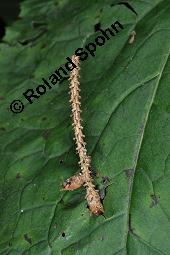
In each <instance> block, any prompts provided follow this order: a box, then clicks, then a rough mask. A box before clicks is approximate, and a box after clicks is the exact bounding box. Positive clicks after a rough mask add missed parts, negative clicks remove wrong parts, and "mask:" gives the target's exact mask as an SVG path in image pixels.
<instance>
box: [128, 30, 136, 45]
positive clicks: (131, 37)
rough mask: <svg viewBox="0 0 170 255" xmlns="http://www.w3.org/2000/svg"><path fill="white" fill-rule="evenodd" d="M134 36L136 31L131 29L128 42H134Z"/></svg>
mask: <svg viewBox="0 0 170 255" xmlns="http://www.w3.org/2000/svg"><path fill="white" fill-rule="evenodd" d="M135 37H136V32H135V31H132V32H131V34H130V37H129V44H132V43H134V41H135Z"/></svg>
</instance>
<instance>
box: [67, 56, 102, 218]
mask: <svg viewBox="0 0 170 255" xmlns="http://www.w3.org/2000/svg"><path fill="white" fill-rule="evenodd" d="M72 61H73V63H75V65H76V68H74V69H73V70H72V71H71V73H70V78H69V80H70V98H71V99H70V103H71V111H72V115H71V117H72V120H73V124H72V125H73V129H74V136H75V138H74V140H75V143H76V151H77V153H78V155H79V159H80V161H79V165H80V169H81V172H80V173H79V174H77V175H74V176H72V177H70V178H69V179H67V180H66V181H65V182H64V184H63V189H64V190H75V189H78V188H80V187H81V186H84V187H85V188H86V200H87V204H88V208H89V210H90V211H91V213H92V214H94V215H101V214H103V212H104V209H103V205H102V203H101V200H100V196H99V191H98V190H96V189H95V185H94V183H93V178H92V175H91V170H90V169H91V167H90V166H91V158H90V156H88V155H87V150H86V143H85V141H84V138H85V136H84V134H83V126H82V120H81V97H80V82H79V77H80V76H79V71H80V66H79V64H80V62H79V57H78V56H75V55H74V56H73V57H72Z"/></svg>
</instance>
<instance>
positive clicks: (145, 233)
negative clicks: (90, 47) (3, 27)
mask: <svg viewBox="0 0 170 255" xmlns="http://www.w3.org/2000/svg"><path fill="white" fill-rule="evenodd" d="M113 2H114V1H113V0H112V1H111V0H107V1H103V0H95V1H89V0H87V1H80V0H74V1H69V0H60V1H57V0H49V1H46V0H27V1H22V2H21V14H20V19H19V20H18V21H17V22H15V23H14V24H13V25H12V26H11V27H9V28H8V29H7V33H6V36H5V38H4V42H3V43H1V44H0V67H1V68H0V78H1V79H0V86H1V90H0V100H1V106H0V116H1V122H0V133H1V134H0V155H1V172H0V174H1V178H0V183H1V196H0V198H1V203H0V205H1V206H0V207H1V213H0V222H1V227H0V236H1V240H0V254H1V255H7V254H8V255H20V254H22V255H49V254H50V255H61V254H62V255H86V254H88V255H99V254H100V255H103V254H107V255H113V254H119V255H125V254H128V255H147V254H148V255H161V254H162V255H168V254H169V250H170V243H169V236H170V224H169V220H170V204H169V193H170V181H169V180H170V178H169V177H170V142H169V141H170V133H169V130H170V100H169V98H170V87H169V83H170V73H169V68H170V61H169V51H170V49H169V48H170V33H169V24H170V15H169V13H170V2H169V0H168V1H166V0H165V1H161V0H154V1H136V0H132V1H130V2H131V4H132V6H133V7H134V9H135V10H136V11H137V13H138V17H137V16H135V14H133V13H132V12H131V11H130V10H128V9H127V8H126V7H125V6H124V5H116V2H117V1H115V5H114V6H112V7H111V6H110V4H113ZM116 20H119V21H120V22H121V23H122V24H123V25H124V30H122V31H121V32H120V33H119V34H118V35H116V36H115V37H114V38H112V39H111V40H109V41H107V43H106V44H105V45H104V46H102V47H98V49H97V51H96V57H95V58H92V57H89V58H88V60H86V61H84V62H82V63H81V88H82V91H81V95H82V108H83V113H82V117H83V123H84V132H85V134H86V141H87V147H88V152H89V154H90V155H91V156H92V164H93V169H94V170H95V171H96V172H97V176H98V177H96V178H97V183H98V184H99V187H100V188H101V189H104V188H106V185H105V184H103V183H102V180H103V179H102V177H106V176H107V177H108V178H109V182H108V183H107V186H108V187H107V188H106V196H105V198H104V208H105V217H103V216H100V217H93V216H90V214H89V211H88V209H87V208H86V201H85V199H84V195H85V192H84V190H83V189H80V190H78V191H74V192H62V191H61V190H60V189H61V184H62V182H63V181H64V180H65V179H66V178H67V177H70V176H71V175H72V174H74V173H76V172H77V171H78V164H77V162H78V157H77V155H76V154H75V146H74V143H73V141H72V136H73V133H72V130H71V119H70V116H69V115H70V107H69V95H68V81H65V82H63V83H62V84H60V85H56V86H54V88H53V89H52V90H50V91H49V92H48V93H46V94H45V95H43V96H42V97H41V98H40V99H38V100H35V101H34V103H33V104H32V105H30V104H29V103H28V102H27V104H26V100H25V101H24V103H25V104H26V106H25V109H24V111H23V112H22V113H20V114H12V112H11V111H10V110H9V105H10V102H12V101H13V100H14V99H22V100H24V97H23V95H22V93H23V92H25V91H26V90H27V89H29V88H34V87H36V86H37V85H39V84H41V78H42V77H49V76H50V74H51V73H53V72H54V71H55V70H56V69H57V68H58V67H60V66H61V65H62V64H63V63H65V62H66V60H65V58H66V57H67V56H69V57H71V56H72V54H73V53H74V51H75V50H76V49H77V48H78V47H81V46H82V45H85V44H87V43H88V42H91V41H94V39H95V37H96V35H97V34H96V33H95V32H94V25H95V24H96V23H98V22H99V21H100V22H101V26H102V28H103V29H104V28H107V27H109V26H110V25H111V24H112V23H113V22H115V21H116ZM133 30H135V31H136V37H135V41H134V42H133V43H132V44H129V43H128V41H129V35H130V33H131V32H132V31H133ZM42 31H43V33H42ZM40 34H41V35H40ZM38 35H39V36H38ZM35 38H36V39H35ZM25 40H26V41H27V43H26V44H25V45H23V44H21V43H19V42H23V41H25Z"/></svg>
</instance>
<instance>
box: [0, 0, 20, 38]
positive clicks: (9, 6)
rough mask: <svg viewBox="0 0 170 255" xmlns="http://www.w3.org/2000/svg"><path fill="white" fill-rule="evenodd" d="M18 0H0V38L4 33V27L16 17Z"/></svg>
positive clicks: (18, 9)
mask: <svg viewBox="0 0 170 255" xmlns="http://www.w3.org/2000/svg"><path fill="white" fill-rule="evenodd" d="M19 2H20V1H19V0H0V40H1V39H2V37H3V36H4V35H5V27H6V26H8V25H10V24H11V23H12V22H13V21H14V20H16V19H17V17H18V15H19V12H20V7H19Z"/></svg>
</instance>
